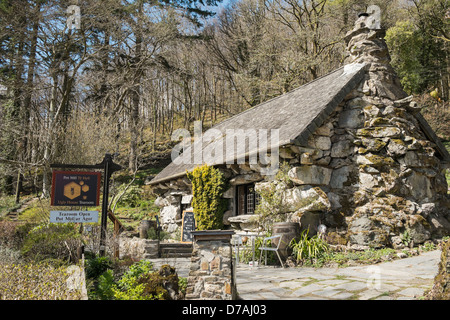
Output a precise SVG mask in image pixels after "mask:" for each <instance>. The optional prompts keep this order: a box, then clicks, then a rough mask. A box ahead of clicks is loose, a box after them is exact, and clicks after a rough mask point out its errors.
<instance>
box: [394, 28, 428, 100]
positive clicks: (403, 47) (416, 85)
mask: <svg viewBox="0 0 450 320" xmlns="http://www.w3.org/2000/svg"><path fill="white" fill-rule="evenodd" d="M386 43H387V44H388V46H389V49H390V53H391V56H392V62H391V63H392V65H393V66H394V68H395V69H396V70H397V73H398V76H399V78H400V81H401V83H402V85H403V87H404V89H405V91H407V92H408V93H419V92H421V91H422V90H423V86H424V81H425V78H424V77H423V73H424V71H425V70H424V66H423V65H422V63H421V61H420V53H421V49H422V46H423V39H422V36H421V35H420V33H419V32H418V30H417V29H416V28H415V27H414V25H413V24H412V22H411V21H399V22H397V24H396V25H395V26H394V27H392V28H390V29H389V30H387V32H386Z"/></svg>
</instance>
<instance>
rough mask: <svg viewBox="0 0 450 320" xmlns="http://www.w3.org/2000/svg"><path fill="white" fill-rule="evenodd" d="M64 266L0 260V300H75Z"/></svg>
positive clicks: (78, 292) (79, 293) (76, 295)
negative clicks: (5, 262)
mask: <svg viewBox="0 0 450 320" xmlns="http://www.w3.org/2000/svg"><path fill="white" fill-rule="evenodd" d="M69 277H70V274H69V273H68V272H67V268H66V267H57V268H56V267H54V266H52V265H49V264H46V263H45V264H44V263H38V264H0V300H78V299H80V298H81V292H80V291H79V290H76V289H73V288H70V287H69V286H68V280H69Z"/></svg>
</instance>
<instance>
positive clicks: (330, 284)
mask: <svg viewBox="0 0 450 320" xmlns="http://www.w3.org/2000/svg"><path fill="white" fill-rule="evenodd" d="M439 258H440V251H439V250H435V251H430V252H426V253H423V254H421V255H419V256H415V257H411V258H405V259H401V260H394V261H391V262H385V263H380V264H376V265H367V266H366V265H363V266H356V267H347V268H317V269H315V268H303V267H301V268H285V269H283V268H280V267H272V266H260V267H254V268H251V267H248V266H246V265H243V264H240V265H239V266H238V267H237V269H236V283H237V290H238V294H239V297H240V298H241V299H243V300H278V299H280V300H284V299H299V300H303V299H328V300H339V299H352V300H409V299H419V298H420V297H421V296H422V295H423V293H424V291H425V290H427V289H428V288H430V287H431V286H432V283H433V279H434V277H435V275H436V274H437V271H438V263H439ZM280 289H283V290H280Z"/></svg>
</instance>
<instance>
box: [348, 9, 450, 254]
mask: <svg viewBox="0 0 450 320" xmlns="http://www.w3.org/2000/svg"><path fill="white" fill-rule="evenodd" d="M364 19H365V17H362V18H361V19H360V20H359V21H357V23H356V26H355V29H354V30H352V31H351V32H349V34H347V36H346V39H347V46H348V47H347V49H348V52H349V57H348V59H347V62H348V63H350V62H358V63H361V62H363V63H366V64H367V71H366V78H365V81H364V82H363V83H362V84H361V85H360V86H359V88H358V89H357V90H356V91H355V92H353V93H352V96H350V97H348V98H349V99H348V100H347V101H346V103H345V106H344V110H343V113H342V115H341V116H344V115H345V114H346V113H347V114H348V115H349V117H347V119H353V120H354V121H353V120H352V121H348V120H347V121H346V122H351V125H348V126H347V128H346V131H347V134H350V135H351V136H353V145H356V147H357V148H354V149H353V167H351V169H349V170H351V171H352V172H353V173H357V174H356V175H355V177H357V179H358V181H357V185H356V184H355V185H354V187H356V186H357V190H356V192H355V193H354V196H353V198H352V199H349V200H350V206H353V207H354V208H355V209H354V212H353V214H352V215H351V216H350V217H348V219H347V224H348V235H349V240H350V241H351V242H352V243H357V244H366V245H367V244H368V245H374V246H380V245H389V244H391V245H393V246H400V245H401V242H402V241H401V238H400V235H401V234H402V233H404V232H405V231H407V232H408V233H409V235H410V237H411V240H412V241H413V242H414V243H416V244H418V243H423V242H424V241H426V240H428V239H431V238H432V237H441V236H443V235H445V234H448V232H450V223H449V221H448V219H449V218H450V217H449V208H450V202H449V198H448V196H447V183H446V179H445V175H444V168H443V167H442V166H441V162H440V160H439V159H438V158H437V156H436V146H435V144H434V143H432V142H430V141H429V140H428V139H427V138H426V137H425V135H424V133H423V132H422V131H421V130H420V125H419V122H418V120H417V119H416V117H415V116H414V114H416V113H418V112H419V111H420V108H419V107H418V106H417V104H416V103H415V102H413V101H412V99H411V98H410V97H406V94H405V93H404V91H403V90H402V88H401V85H400V83H399V81H398V78H397V77H396V75H395V72H394V71H393V69H392V67H391V66H390V64H389V60H390V59H389V52H388V48H387V45H386V43H385V41H384V39H383V37H384V32H383V30H371V29H368V28H366V27H365V26H364ZM342 122H345V121H342ZM342 122H341V125H342ZM355 149H356V150H355ZM355 165H356V167H355ZM356 170H357V172H356Z"/></svg>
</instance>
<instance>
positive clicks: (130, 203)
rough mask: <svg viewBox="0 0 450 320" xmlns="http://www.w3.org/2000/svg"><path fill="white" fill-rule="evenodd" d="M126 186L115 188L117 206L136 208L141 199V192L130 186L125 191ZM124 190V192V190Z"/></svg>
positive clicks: (138, 188)
mask: <svg viewBox="0 0 450 320" xmlns="http://www.w3.org/2000/svg"><path fill="white" fill-rule="evenodd" d="M126 188H127V185H126V184H122V185H120V186H119V187H118V188H117V198H118V197H120V199H114V200H113V201H114V202H115V201H117V205H120V206H125V207H131V208H136V207H138V206H139V204H140V202H141V198H142V193H143V190H142V189H141V188H140V187H139V186H135V185H131V186H129V187H128V188H127V189H126ZM125 189H126V190H125Z"/></svg>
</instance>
